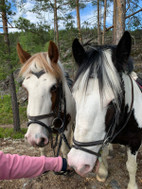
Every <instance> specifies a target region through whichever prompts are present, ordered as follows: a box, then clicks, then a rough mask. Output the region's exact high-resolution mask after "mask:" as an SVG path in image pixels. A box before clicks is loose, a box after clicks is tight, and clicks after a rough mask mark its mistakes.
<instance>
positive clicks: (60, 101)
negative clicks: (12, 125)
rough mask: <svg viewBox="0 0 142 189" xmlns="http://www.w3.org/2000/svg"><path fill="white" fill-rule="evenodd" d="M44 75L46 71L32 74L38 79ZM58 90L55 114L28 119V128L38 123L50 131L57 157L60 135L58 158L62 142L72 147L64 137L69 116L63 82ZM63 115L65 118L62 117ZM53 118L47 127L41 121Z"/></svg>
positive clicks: (59, 84)
mask: <svg viewBox="0 0 142 189" xmlns="http://www.w3.org/2000/svg"><path fill="white" fill-rule="evenodd" d="M44 73H45V72H44V71H41V72H39V73H33V72H32V74H34V75H35V76H37V77H38V78H39V77H40V76H41V75H42V74H44ZM57 88H58V94H59V96H58V98H56V102H55V108H54V110H53V112H51V113H49V114H43V115H37V116H30V115H28V116H27V117H28V119H29V121H28V123H27V126H28V127H29V126H30V125H31V124H35V123H36V124H38V125H40V126H42V127H44V128H46V129H47V130H48V132H49V134H50V137H51V147H52V149H53V151H54V155H55V148H56V146H57V143H58V135H60V141H59V146H58V149H57V155H56V156H58V155H59V151H60V147H61V143H62V140H64V142H65V144H66V145H67V146H68V148H69V149H70V145H69V143H68V141H67V139H66V136H65V135H64V131H65V123H66V119H67V114H66V98H65V94H64V92H63V88H62V82H59V83H58V85H57ZM62 106H63V108H64V109H63V112H62ZM61 114H63V118H62V117H61ZM51 117H52V118H54V119H53V121H52V124H51V125H47V124H45V123H43V122H42V121H40V120H42V119H45V118H51ZM57 123H58V127H57ZM55 132H56V133H57V136H56V141H55V143H54V144H53V136H52V134H53V133H55Z"/></svg>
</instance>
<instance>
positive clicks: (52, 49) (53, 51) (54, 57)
mask: <svg viewBox="0 0 142 189" xmlns="http://www.w3.org/2000/svg"><path fill="white" fill-rule="evenodd" d="M48 56H49V58H50V60H51V62H53V63H57V62H58V58H59V51H58V48H57V46H56V44H55V43H54V42H53V41H50V42H49V47H48Z"/></svg>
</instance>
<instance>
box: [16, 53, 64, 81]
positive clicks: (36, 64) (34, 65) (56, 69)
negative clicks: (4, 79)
mask: <svg viewBox="0 0 142 189" xmlns="http://www.w3.org/2000/svg"><path fill="white" fill-rule="evenodd" d="M41 70H44V71H45V72H49V73H51V74H52V75H54V76H55V77H56V78H57V79H59V80H60V79H62V75H63V73H62V72H63V71H62V68H61V67H60V64H58V63H56V64H55V63H52V62H51V60H50V59H49V57H48V53H46V52H41V53H37V54H35V55H33V56H32V57H31V58H30V59H29V60H27V61H26V63H25V64H24V65H23V66H22V68H21V70H20V73H19V75H20V76H22V77H23V78H25V77H26V75H27V74H28V73H31V72H35V73H37V72H39V71H41Z"/></svg>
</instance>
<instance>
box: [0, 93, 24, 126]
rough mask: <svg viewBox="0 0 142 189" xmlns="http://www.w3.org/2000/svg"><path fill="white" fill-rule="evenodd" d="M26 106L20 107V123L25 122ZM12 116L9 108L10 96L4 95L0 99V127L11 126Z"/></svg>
mask: <svg viewBox="0 0 142 189" xmlns="http://www.w3.org/2000/svg"><path fill="white" fill-rule="evenodd" d="M26 106H27V105H26V104H25V105H20V107H19V112H20V120H21V123H22V122H23V121H25V120H26ZM12 122H13V114H12V107H11V99H10V95H4V96H1V97H0V125H5V124H12Z"/></svg>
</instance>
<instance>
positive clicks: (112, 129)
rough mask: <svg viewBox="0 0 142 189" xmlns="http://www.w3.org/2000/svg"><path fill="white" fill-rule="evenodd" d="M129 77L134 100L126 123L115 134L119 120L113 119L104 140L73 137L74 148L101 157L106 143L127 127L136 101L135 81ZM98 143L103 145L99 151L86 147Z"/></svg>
mask: <svg viewBox="0 0 142 189" xmlns="http://www.w3.org/2000/svg"><path fill="white" fill-rule="evenodd" d="M128 76H129V75H128ZM129 78H130V81H131V91H132V101H131V106H130V111H129V114H128V116H127V119H126V121H125V123H124V124H123V126H122V127H121V129H120V130H119V131H118V132H117V133H116V134H114V132H115V129H116V126H117V122H116V121H115V120H114V119H113V123H112V124H111V126H110V129H109V130H108V132H107V133H106V135H105V137H104V139H103V140H98V141H93V142H78V141H77V140H75V139H74V138H73V143H74V144H73V145H72V147H73V148H75V149H77V150H81V151H84V152H87V153H89V154H92V155H95V156H97V157H100V156H101V153H100V151H101V150H102V149H103V147H104V146H105V145H106V144H108V143H111V142H112V141H113V140H114V139H115V138H116V136H117V135H119V133H120V132H121V131H122V130H123V129H124V128H125V126H126V125H127V123H128V121H129V119H130V117H131V114H132V108H133V103H134V87H133V81H132V78H131V77H130V76H129ZM110 132H111V133H110ZM97 145H102V146H101V148H100V150H99V152H98V153H97V152H94V151H92V150H89V149H86V148H85V147H91V146H97Z"/></svg>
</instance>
